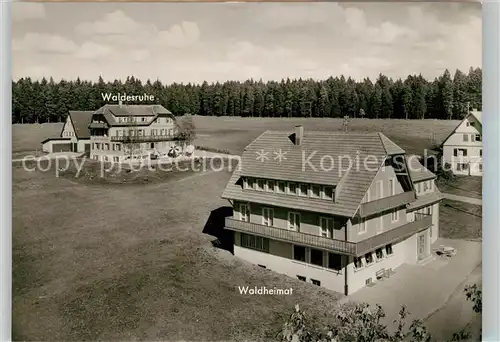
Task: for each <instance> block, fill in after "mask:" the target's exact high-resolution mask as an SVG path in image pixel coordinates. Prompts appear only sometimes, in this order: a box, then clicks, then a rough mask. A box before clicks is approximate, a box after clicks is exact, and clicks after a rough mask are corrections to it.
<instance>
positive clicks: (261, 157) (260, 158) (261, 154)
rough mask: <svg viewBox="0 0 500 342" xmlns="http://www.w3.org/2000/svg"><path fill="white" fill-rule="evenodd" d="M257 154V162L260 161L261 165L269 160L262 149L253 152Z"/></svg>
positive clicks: (266, 153)
mask: <svg viewBox="0 0 500 342" xmlns="http://www.w3.org/2000/svg"><path fill="white" fill-rule="evenodd" d="M255 153H256V154H257V158H256V159H257V161H260V162H261V163H263V162H265V161H266V160H269V157H268V156H267V155H268V154H269V152H266V151H265V150H264V149H262V150H260V151H256V152H255Z"/></svg>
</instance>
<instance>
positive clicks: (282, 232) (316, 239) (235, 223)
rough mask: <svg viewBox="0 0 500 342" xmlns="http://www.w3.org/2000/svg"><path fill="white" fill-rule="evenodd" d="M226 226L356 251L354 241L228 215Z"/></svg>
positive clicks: (297, 241)
mask: <svg viewBox="0 0 500 342" xmlns="http://www.w3.org/2000/svg"><path fill="white" fill-rule="evenodd" d="M226 228H227V229H229V230H234V231H238V232H242V233H250V234H253V235H259V236H263V237H267V238H270V239H274V240H279V241H284V242H292V243H297V244H300V245H303V246H309V247H317V248H323V249H327V250H331V251H334V252H338V253H342V254H349V255H354V253H355V251H356V246H355V244H354V243H352V242H347V241H343V240H335V239H328V238H326V237H323V236H319V235H312V234H307V233H300V232H296V231H293V230H287V229H282V228H276V227H269V226H264V225H262V224H257V223H251V222H245V221H239V220H235V219H233V218H231V217H226Z"/></svg>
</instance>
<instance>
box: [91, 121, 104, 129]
mask: <svg viewBox="0 0 500 342" xmlns="http://www.w3.org/2000/svg"><path fill="white" fill-rule="evenodd" d="M89 128H104V129H106V128H109V127H108V124H107V123H105V122H92V123H91V124H90V125H89Z"/></svg>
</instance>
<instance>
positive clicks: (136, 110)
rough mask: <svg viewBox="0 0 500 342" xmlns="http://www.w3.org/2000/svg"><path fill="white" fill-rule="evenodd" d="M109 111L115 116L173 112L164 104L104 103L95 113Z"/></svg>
mask: <svg viewBox="0 0 500 342" xmlns="http://www.w3.org/2000/svg"><path fill="white" fill-rule="evenodd" d="M106 112H109V113H111V114H113V115H114V116H156V115H159V114H163V115H172V113H171V112H170V111H169V110H168V109H166V108H165V107H163V106H162V105H110V104H107V105H104V106H102V107H101V108H99V109H98V110H96V111H95V112H94V113H95V114H104V113H106Z"/></svg>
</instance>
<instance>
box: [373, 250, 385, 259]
mask: <svg viewBox="0 0 500 342" xmlns="http://www.w3.org/2000/svg"><path fill="white" fill-rule="evenodd" d="M375 256H376V257H377V260H381V259H383V258H384V253H383V252H382V248H379V249H377V250H376V251H375Z"/></svg>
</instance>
